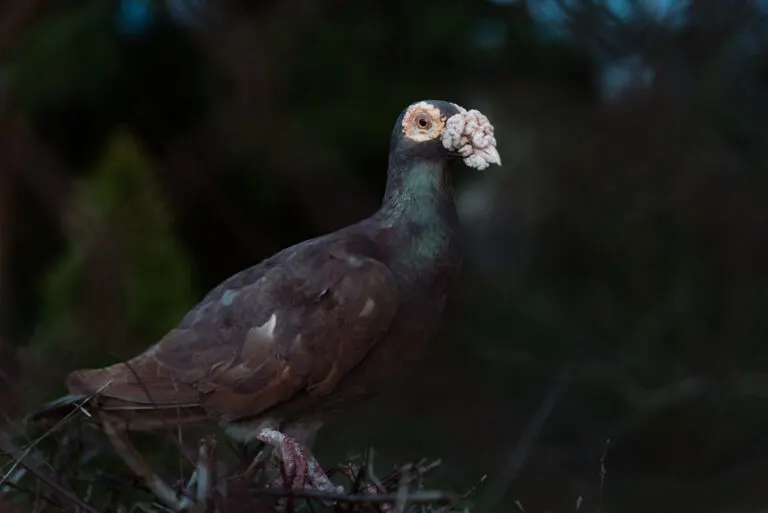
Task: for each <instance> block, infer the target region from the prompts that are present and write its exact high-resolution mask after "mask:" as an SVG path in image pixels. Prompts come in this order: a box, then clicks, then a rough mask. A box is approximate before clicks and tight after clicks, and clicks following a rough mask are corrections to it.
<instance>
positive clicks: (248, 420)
mask: <svg viewBox="0 0 768 513" xmlns="http://www.w3.org/2000/svg"><path fill="white" fill-rule="evenodd" d="M455 160H462V161H463V162H464V164H465V165H466V166H468V167H471V168H475V169H480V170H482V169H485V168H487V167H488V166H490V165H492V164H495V165H501V159H500V157H499V153H498V151H497V149H496V139H495V138H494V128H493V126H492V125H491V123H490V122H489V120H488V118H487V117H486V116H485V115H483V114H482V113H480V112H479V111H477V110H466V109H464V108H463V107H460V106H459V105H456V104H455V103H451V102H448V101H437V100H425V101H418V102H415V103H413V104H411V105H409V106H408V107H407V108H406V109H404V110H403V111H402V112H401V114H400V116H399V117H398V118H397V121H396V123H395V127H394V130H393V132H392V135H391V139H390V153H389V164H388V175H387V184H386V189H385V191H384V198H383V202H382V204H381V207H380V208H379V210H378V211H376V212H375V213H374V214H373V215H371V216H370V217H368V218H366V219H364V220H362V221H359V222H357V223H355V224H352V225H350V226H347V227H345V228H342V229H340V230H338V231H335V232H333V233H329V234H326V235H322V236H319V237H316V238H313V239H310V240H307V241H304V242H301V243H298V244H296V245H294V246H291V247H288V248H286V249H283V250H282V251H280V252H278V253H276V254H275V255H273V256H271V257H269V258H267V259H265V260H263V261H262V262H260V263H258V264H256V265H255V266H253V267H250V268H248V269H246V270H244V271H241V272H239V273H237V274H235V275H233V276H231V277H230V278H228V279H226V280H225V281H223V282H222V283H221V284H219V285H218V286H216V287H215V288H214V289H213V290H211V291H210V292H209V293H208V294H207V295H205V297H204V298H203V299H202V301H201V302H200V303H199V304H197V305H196V306H195V307H194V308H193V309H192V310H191V311H190V312H189V313H187V314H186V316H184V318H183V319H182V320H181V322H180V323H179V324H178V325H177V326H176V327H174V328H173V329H171V330H170V331H169V332H168V333H167V334H166V335H165V336H164V337H163V338H162V339H161V340H160V341H158V342H157V343H156V344H154V345H152V346H151V347H149V348H148V349H147V350H146V351H144V352H143V353H141V354H139V355H137V356H135V357H133V358H131V359H129V360H127V361H125V362H121V363H116V364H114V365H111V366H108V367H104V368H100V369H87V370H77V371H74V372H72V373H70V374H69V375H68V377H67V380H66V385H67V388H68V389H69V391H70V395H67V396H65V397H62V398H60V399H58V400H56V401H53V402H51V403H48V404H47V405H44V406H43V407H42V408H41V409H40V410H39V411H38V412H36V413H35V414H33V416H32V418H33V420H37V421H41V420H45V419H49V420H51V419H54V418H61V417H62V416H63V415H65V414H67V413H70V412H71V411H72V410H73V408H78V409H80V410H82V411H85V412H89V411H98V412H99V415H92V414H90V413H89V415H88V417H89V418H90V419H92V420H94V421H96V422H100V421H101V422H102V424H103V423H104V422H106V421H109V423H110V424H112V425H114V426H116V428H117V429H119V430H121V432H127V431H131V430H139V431H146V430H153V429H161V428H164V427H167V426H168V425H173V426H177V425H178V426H180V427H182V428H183V427H191V426H198V425H205V424H206V423H216V424H218V425H219V426H221V427H222V428H223V429H224V430H225V432H226V434H227V436H229V437H230V438H232V439H233V440H235V441H237V442H240V443H248V442H251V441H255V440H260V441H262V442H265V443H266V444H268V445H269V446H272V447H274V448H276V449H277V450H278V453H279V455H281V458H282V460H283V464H284V466H285V468H286V469H287V468H290V469H292V473H293V474H294V475H293V476H289V479H290V481H291V485H292V486H295V487H302V486H310V485H311V486H314V487H315V488H316V489H330V488H329V487H331V486H332V485H330V482H329V481H328V479H327V477H326V476H325V474H324V473H323V472H322V470H320V468H319V466H318V465H317V463H316V462H315V461H314V458H313V457H312V456H311V452H310V450H311V446H312V442H313V440H314V437H315V434H316V432H317V430H318V429H319V428H320V427H321V426H322V424H323V423H324V422H325V421H327V419H328V418H329V417H330V416H331V415H333V414H334V413H336V412H338V411H341V410H342V409H343V408H345V407H346V406H347V405H351V404H354V403H359V402H361V401H364V400H366V399H367V398H370V397H371V396H373V395H374V394H376V393H378V392H380V391H381V390H383V389H384V388H385V387H387V386H388V385H390V384H391V383H394V382H397V380H398V379H400V376H402V374H403V373H404V372H407V371H408V370H409V369H414V368H415V367H416V365H417V364H418V361H419V360H420V359H421V358H422V357H423V356H424V354H425V352H426V350H427V349H428V347H429V346H430V344H429V342H430V340H431V339H432V338H433V337H434V336H435V332H436V330H437V328H438V324H439V321H440V318H441V314H442V312H443V309H444V306H445V304H446V299H447V297H448V294H449V292H450V290H451V288H452V285H453V284H454V282H455V280H456V278H457V275H458V273H459V270H460V267H461V262H462V256H461V248H460V246H461V241H460V233H459V232H460V224H459V219H458V215H457V212H456V208H455V204H454V197H453V188H452V185H451V180H450V176H449V173H448V165H449V163H450V162H451V161H455Z"/></svg>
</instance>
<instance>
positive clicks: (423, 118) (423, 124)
mask: <svg viewBox="0 0 768 513" xmlns="http://www.w3.org/2000/svg"><path fill="white" fill-rule="evenodd" d="M416 124H417V125H418V126H419V128H421V129H422V130H429V129H430V128H432V120H431V119H429V116H427V115H426V114H420V115H419V116H418V117H417V118H416Z"/></svg>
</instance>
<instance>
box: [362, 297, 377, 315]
mask: <svg viewBox="0 0 768 513" xmlns="http://www.w3.org/2000/svg"><path fill="white" fill-rule="evenodd" d="M374 308H376V301H374V300H373V299H371V298H368V299H366V300H365V306H363V309H362V310H361V311H360V317H368V316H369V315H371V314H372V313H373V309H374Z"/></svg>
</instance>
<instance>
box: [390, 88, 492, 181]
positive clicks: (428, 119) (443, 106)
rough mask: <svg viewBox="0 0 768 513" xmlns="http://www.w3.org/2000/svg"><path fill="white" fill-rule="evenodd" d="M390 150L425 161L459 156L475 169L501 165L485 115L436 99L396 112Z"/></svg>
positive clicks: (414, 104)
mask: <svg viewBox="0 0 768 513" xmlns="http://www.w3.org/2000/svg"><path fill="white" fill-rule="evenodd" d="M392 152H393V154H395V155H397V156H400V157H412V158H413V157H415V158H420V159H426V160H449V159H455V158H461V159H463V161H464V163H465V164H466V165H467V166H469V167H472V168H475V169H485V168H487V167H488V166H490V165H491V164H496V165H499V166H500V165H501V158H500V157H499V152H498V151H497V150H496V139H495V138H494V136H493V125H491V123H490V122H489V121H488V118H487V117H485V116H484V115H483V114H482V113H480V112H479V111H477V110H469V111H468V110H467V109H465V108H464V107H461V106H459V105H456V104H455V103H451V102H446V101H439V100H424V101H420V102H416V103H413V104H411V105H409V106H408V107H407V108H406V109H405V110H404V111H403V112H402V113H401V114H400V117H399V118H398V119H397V122H396V123H395V128H394V131H393V133H392Z"/></svg>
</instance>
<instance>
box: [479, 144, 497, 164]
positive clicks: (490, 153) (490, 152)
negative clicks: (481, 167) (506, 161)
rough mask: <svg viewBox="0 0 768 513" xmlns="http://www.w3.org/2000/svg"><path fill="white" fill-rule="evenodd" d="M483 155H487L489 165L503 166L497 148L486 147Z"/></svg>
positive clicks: (486, 159)
mask: <svg viewBox="0 0 768 513" xmlns="http://www.w3.org/2000/svg"><path fill="white" fill-rule="evenodd" d="M483 153H485V161H486V162H488V164H496V165H497V166H501V155H499V150H497V149H496V146H488V147H486V148H485V149H484V150H483Z"/></svg>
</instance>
